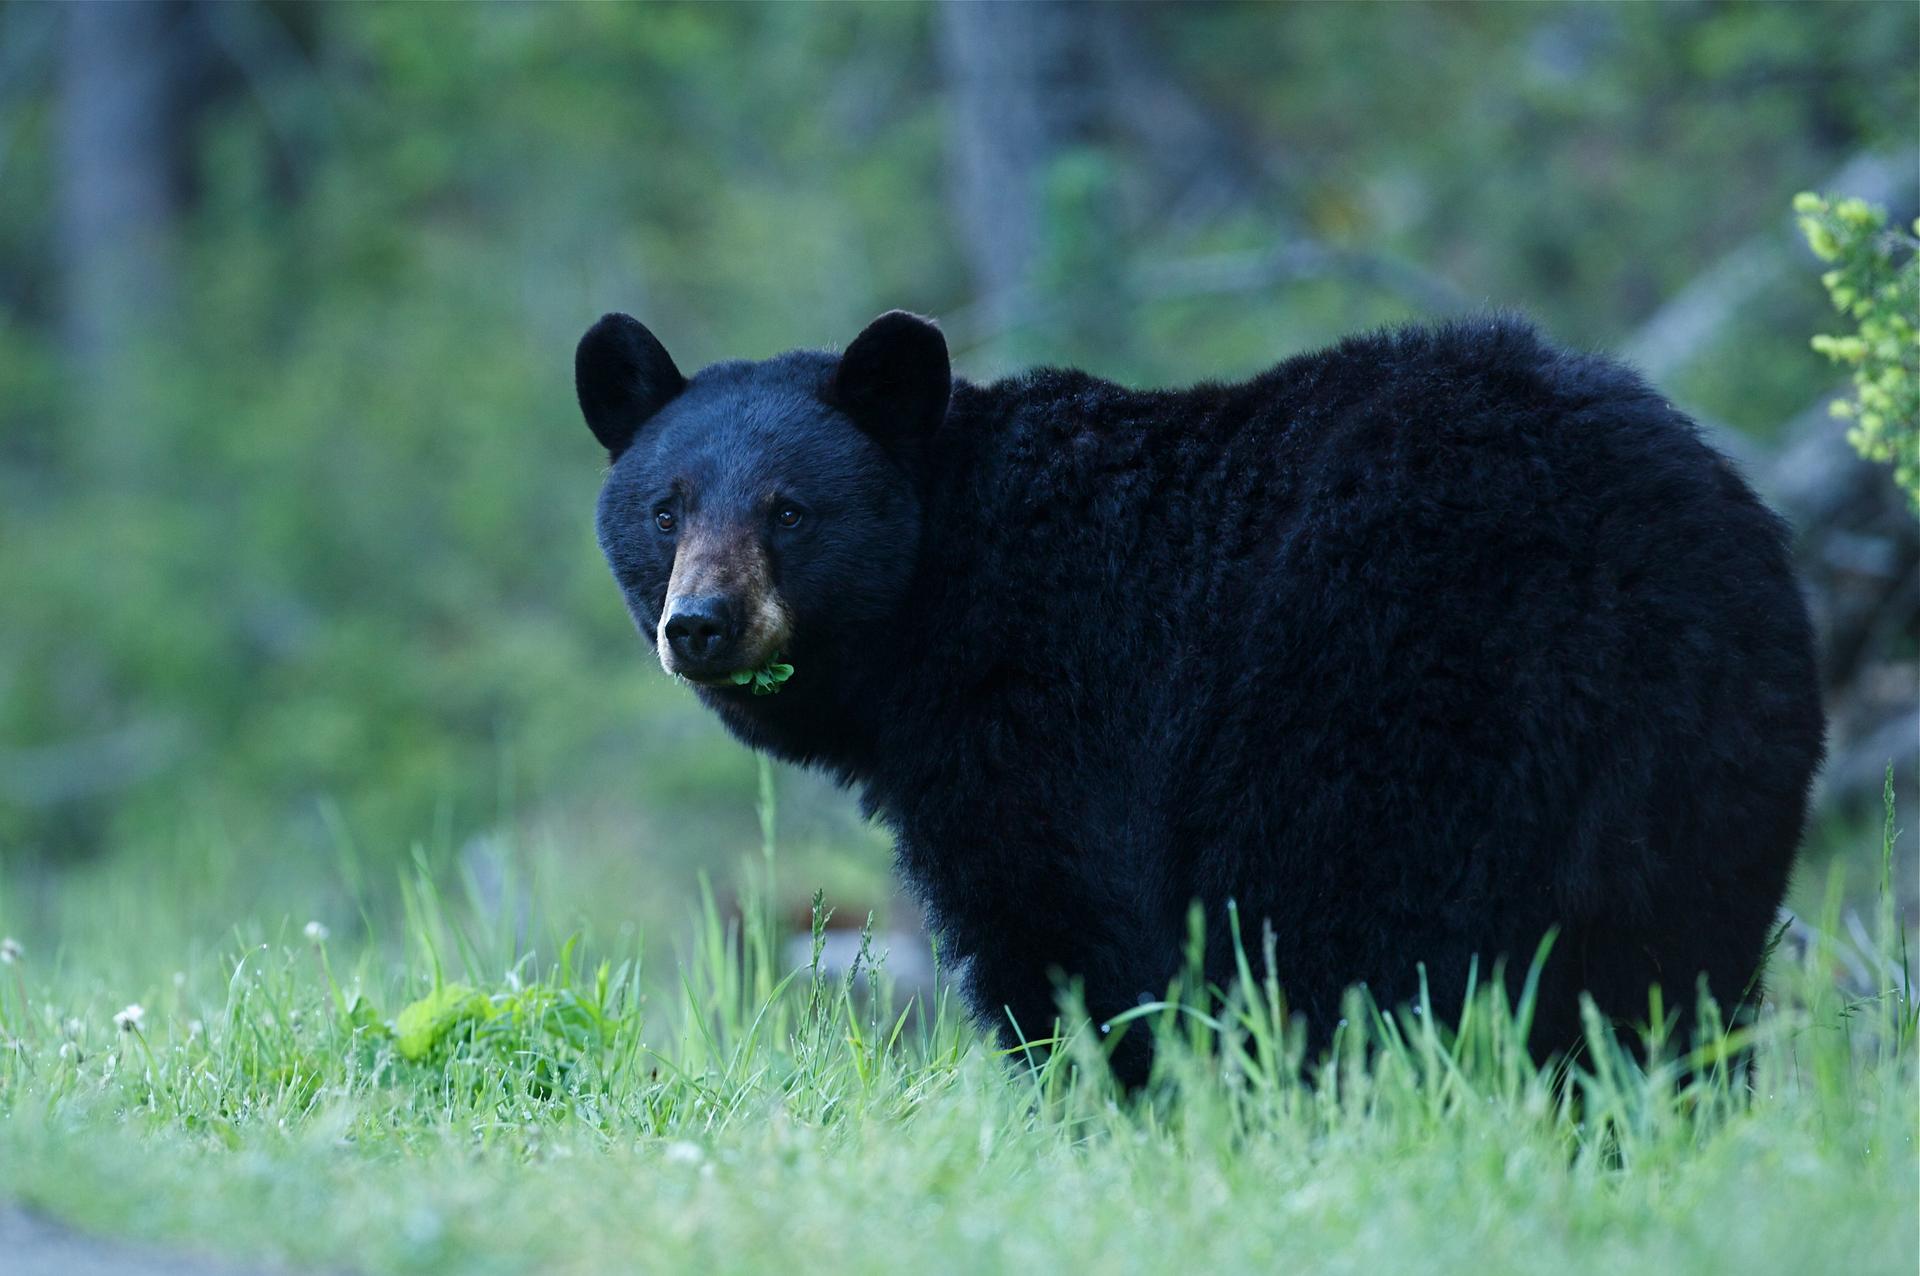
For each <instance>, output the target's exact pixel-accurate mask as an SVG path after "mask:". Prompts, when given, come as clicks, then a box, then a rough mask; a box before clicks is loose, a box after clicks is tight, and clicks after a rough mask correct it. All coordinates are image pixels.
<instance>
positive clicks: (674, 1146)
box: [660, 1142, 707, 1165]
mask: <svg viewBox="0 0 1920 1276" xmlns="http://www.w3.org/2000/svg"><path fill="white" fill-rule="evenodd" d="M660 1159H661V1160H663V1161H665V1162H666V1163H667V1164H668V1165H698V1164H700V1162H702V1161H704V1160H706V1159H707V1154H706V1153H705V1152H703V1151H701V1150H700V1145H699V1144H698V1143H687V1142H679V1143H669V1144H667V1150H666V1151H665V1152H663V1153H661V1156H660Z"/></svg>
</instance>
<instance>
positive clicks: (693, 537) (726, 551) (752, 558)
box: [654, 528, 793, 675]
mask: <svg viewBox="0 0 1920 1276" xmlns="http://www.w3.org/2000/svg"><path fill="white" fill-rule="evenodd" d="M713 595H718V596H720V597H722V598H725V599H727V600H728V601H729V602H731V603H732V605H734V606H735V607H738V608H739V609H740V612H741V614H742V615H743V616H744V617H745V622H744V623H745V628H744V630H743V632H742V633H741V635H740V641H739V647H740V661H739V666H740V668H742V669H758V668H759V667H760V666H762V665H764V664H766V663H767V661H769V660H771V659H773V657H774V656H775V655H776V654H778V653H779V651H780V649H781V648H782V647H784V646H785V645H786V642H787V639H788V638H789V637H790V636H791V634H792V632H793V627H792V620H791V618H790V617H789V616H788V615H787V608H786V604H785V603H784V602H782V601H781V599H780V595H779V593H778V591H776V590H775V589H774V587H773V573H772V571H771V570H770V568H769V566H768V563H767V553H766V549H765V548H764V547H763V546H762V545H761V544H760V541H759V539H758V538H757V537H755V536H754V535H753V534H752V533H751V532H746V531H730V530H728V529H724V528H715V529H713V530H712V531H699V530H695V531H690V532H689V533H688V534H687V535H686V536H684V537H682V538H681V541H680V544H679V546H678V547H677V548H676V549H675V551H674V555H673V574H672V575H671V576H670V577H668V579H667V605H666V606H665V607H664V608H662V609H661V612H660V624H659V626H658V627H657V628H656V629H655V631H654V646H655V648H656V649H657V650H658V651H659V653H660V664H661V667H662V668H664V669H665V670H666V671H667V672H668V673H670V674H675V675H679V674H680V670H678V669H676V668H674V664H673V648H672V647H671V645H669V644H668V642H667V620H668V618H669V617H671V616H672V615H673V611H674V605H675V604H676V603H677V602H678V601H679V600H680V599H682V598H703V597H708V596H713Z"/></svg>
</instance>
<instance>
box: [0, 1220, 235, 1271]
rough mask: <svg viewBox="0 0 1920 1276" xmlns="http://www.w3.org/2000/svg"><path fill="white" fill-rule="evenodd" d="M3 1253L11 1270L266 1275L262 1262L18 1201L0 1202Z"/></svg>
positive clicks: (0, 1264) (0, 1252)
mask: <svg viewBox="0 0 1920 1276" xmlns="http://www.w3.org/2000/svg"><path fill="white" fill-rule="evenodd" d="M0 1255H5V1258H4V1260H3V1261H0V1269H4V1270H5V1272H6V1276H264V1274H263V1273H262V1271H261V1269H259V1268H250V1267H236V1266H234V1265H232V1264H230V1263H225V1262H219V1261H217V1260H214V1259H210V1258H205V1257H201V1256H196V1255H192V1254H170V1253H157V1252H155V1251H153V1250H149V1249H146V1248H143V1247H141V1246H138V1245H127V1244H122V1243H121V1242H118V1241H108V1240H100V1239H97V1238H95V1237H92V1236H86V1235H82V1234H81V1233H79V1232H76V1231H73V1230H72V1229H70V1228H67V1227H62V1226H61V1225H60V1224H58V1223H55V1222H53V1221H52V1220H50V1219H48V1218H45V1217H43V1216H42V1215H39V1214H35V1213H33V1212H32V1211H30V1210H25V1209H21V1208H20V1207H19V1206H17V1205H4V1204H0Z"/></svg>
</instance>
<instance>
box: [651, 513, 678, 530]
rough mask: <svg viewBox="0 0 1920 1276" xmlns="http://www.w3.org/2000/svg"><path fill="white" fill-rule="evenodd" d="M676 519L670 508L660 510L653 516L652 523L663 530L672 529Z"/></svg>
mask: <svg viewBox="0 0 1920 1276" xmlns="http://www.w3.org/2000/svg"><path fill="white" fill-rule="evenodd" d="M677 521H678V520H676V519H675V518H674V517H673V511H672V510H660V511H659V512H657V513H656V514H654V516H653V525H654V526H655V527H657V528H659V529H660V530H661V531H663V532H670V531H672V530H673V527H674V524H675V522H677Z"/></svg>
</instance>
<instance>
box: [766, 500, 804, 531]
mask: <svg viewBox="0 0 1920 1276" xmlns="http://www.w3.org/2000/svg"><path fill="white" fill-rule="evenodd" d="M800 515H801V510H800V507H799V506H798V505H782V506H781V507H780V512H779V513H777V514H775V515H774V516H773V521H774V522H776V523H778V524H780V526H782V527H798V526H800Z"/></svg>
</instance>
